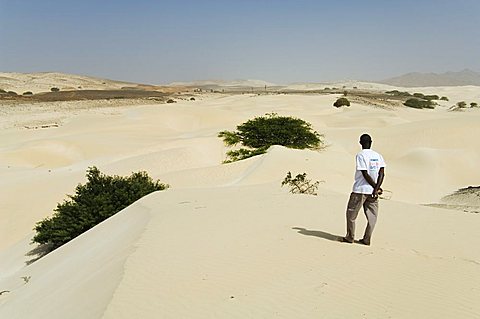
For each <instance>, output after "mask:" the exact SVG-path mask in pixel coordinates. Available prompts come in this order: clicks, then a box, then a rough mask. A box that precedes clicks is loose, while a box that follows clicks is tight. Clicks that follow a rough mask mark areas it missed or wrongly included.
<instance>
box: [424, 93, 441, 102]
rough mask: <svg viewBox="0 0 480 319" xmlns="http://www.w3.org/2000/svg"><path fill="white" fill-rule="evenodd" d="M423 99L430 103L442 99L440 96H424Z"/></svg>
mask: <svg viewBox="0 0 480 319" xmlns="http://www.w3.org/2000/svg"><path fill="white" fill-rule="evenodd" d="M423 98H424V99H425V100H429V101H432V100H439V99H440V97H439V96H438V95H435V94H434V95H424V96H423Z"/></svg>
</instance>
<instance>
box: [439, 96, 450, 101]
mask: <svg viewBox="0 0 480 319" xmlns="http://www.w3.org/2000/svg"><path fill="white" fill-rule="evenodd" d="M440 100H441V101H448V97H446V96H442V97H441V98H440Z"/></svg>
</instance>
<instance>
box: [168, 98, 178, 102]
mask: <svg viewBox="0 0 480 319" xmlns="http://www.w3.org/2000/svg"><path fill="white" fill-rule="evenodd" d="M167 103H177V101H175V100H172V99H168V100H167Z"/></svg>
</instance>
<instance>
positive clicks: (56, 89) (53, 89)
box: [50, 87, 60, 92]
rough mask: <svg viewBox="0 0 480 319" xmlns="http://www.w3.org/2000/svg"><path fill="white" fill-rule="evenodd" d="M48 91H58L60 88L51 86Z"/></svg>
mask: <svg viewBox="0 0 480 319" xmlns="http://www.w3.org/2000/svg"><path fill="white" fill-rule="evenodd" d="M50 91H52V92H58V91H60V89H59V88H55V87H53V88H51V89H50Z"/></svg>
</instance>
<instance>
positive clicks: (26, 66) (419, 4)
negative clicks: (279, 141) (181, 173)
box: [0, 0, 480, 84]
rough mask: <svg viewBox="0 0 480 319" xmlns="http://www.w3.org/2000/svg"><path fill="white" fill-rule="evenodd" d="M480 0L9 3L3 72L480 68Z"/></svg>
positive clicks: (1, 37)
mask: <svg viewBox="0 0 480 319" xmlns="http://www.w3.org/2000/svg"><path fill="white" fill-rule="evenodd" d="M479 17H480V1H478V0H451V1H445V0H416V1H413V0H404V1H396V0H392V1H384V0H382V1H381V0H357V1H354V0H342V1H341V0H337V1H334V0H330V1H322V0H317V1H308V0H298V1H286V0H285V1H283V0H276V1H275V0H256V1H251V0H237V1H230V0H224V1H219V0H217V1H215V0H205V1H201V0H198V1H193V0H190V1H184V0H177V1H161V0H159V1H147V0H136V1H134V0H130V1H124V0H116V1H112V0H98V1H92V0H82V1H78V0H75V1H70V0H42V1H39V0H0V72H47V71H55V72H64V73H73V74H83V75H90V76H96V77H102V78H109V79H115V80H125V81H132V82H140V83H150V84H164V83H170V82H174V81H194V80H234V79H261V80H265V81H269V82H273V83H279V84H286V83H293V82H326V81H336V80H348V79H355V80H367V81H368V80H370V81H375V80H381V79H386V78H389V77H393V76H397V75H401V74H404V73H408V72H435V73H442V72H447V71H460V70H463V69H467V68H468V69H471V70H474V71H480V58H479V57H480V23H479Z"/></svg>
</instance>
